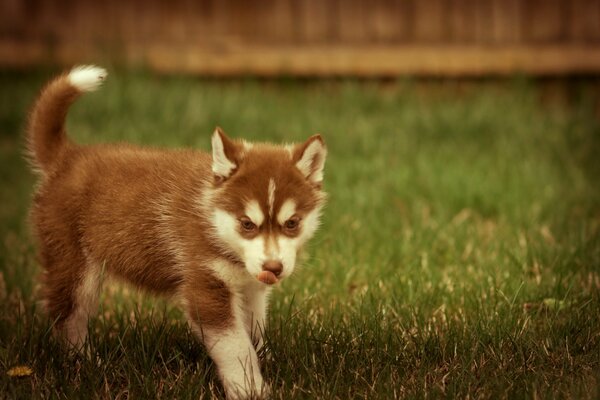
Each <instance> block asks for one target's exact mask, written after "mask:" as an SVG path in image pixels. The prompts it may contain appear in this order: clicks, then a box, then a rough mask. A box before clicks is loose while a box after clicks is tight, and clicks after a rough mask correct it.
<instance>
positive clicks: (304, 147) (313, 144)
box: [292, 134, 327, 187]
mask: <svg viewBox="0 0 600 400" xmlns="http://www.w3.org/2000/svg"><path fill="white" fill-rule="evenodd" d="M326 157H327V148H326V147H325V142H324V141H323V138H322V137H321V135H318V134H317V135H313V136H311V137H310V138H309V139H308V140H307V141H306V142H304V143H303V144H300V145H298V146H296V149H295V150H294V154H293V157H292V160H293V161H294V164H295V165H296V168H298V169H299V170H300V172H302V175H304V177H305V178H306V179H307V180H308V181H309V182H311V183H313V184H315V185H317V186H319V187H320V186H321V184H322V182H323V168H324V167H325V158H326Z"/></svg>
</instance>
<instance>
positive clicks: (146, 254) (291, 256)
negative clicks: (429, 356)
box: [28, 66, 327, 398]
mask: <svg viewBox="0 0 600 400" xmlns="http://www.w3.org/2000/svg"><path fill="white" fill-rule="evenodd" d="M105 77H106V71H105V70H103V69H102V68H98V67H94V66H83V67H77V68H74V69H72V70H71V71H70V72H68V73H66V74H63V75H61V76H59V77H57V78H56V79H54V80H53V81H51V82H50V83H49V84H48V85H47V86H46V87H45V88H44V89H43V91H42V92H41V94H40V96H39V98H38V100H37V102H36V103H35V106H34V108H33V111H32V114H31V117H30V121H29V129H28V150H29V152H30V154H31V162H32V164H33V166H34V168H35V170H36V172H38V173H39V174H40V179H41V183H40V185H39V188H38V190H37V193H36V195H35V198H34V204H33V207H32V210H31V216H32V222H33V228H34V231H35V234H36V237H37V240H38V242H39V255H40V261H41V264H42V266H43V268H44V282H43V283H44V292H43V293H44V299H45V303H46V305H47V310H48V313H49V315H50V317H51V318H52V319H53V320H55V321H56V328H57V330H58V332H59V333H61V334H62V335H63V336H64V337H65V338H66V339H67V340H68V342H69V343H71V344H72V345H73V346H75V347H77V348H81V346H82V345H83V343H84V341H85V337H86V333H87V332H86V331H87V321H88V318H89V315H90V313H91V312H93V311H95V310H96V308H97V300H98V294H99V291H100V290H101V285H102V277H103V276H104V274H105V272H106V274H108V275H112V276H115V277H118V278H121V279H122V280H124V281H126V282H129V283H131V284H133V285H135V286H137V287H140V288H143V289H146V290H148V291H150V292H153V293H157V294H167V295H173V297H175V298H178V299H180V300H181V303H182V306H183V308H184V310H185V313H186V315H187V317H188V319H189V323H190V324H191V327H192V329H193V330H194V332H195V333H196V334H197V335H198V337H199V338H200V339H201V340H202V341H203V342H204V344H205V346H206V348H207V351H208V353H209V354H210V356H211V357H212V359H213V360H214V362H215V363H216V365H217V367H218V371H219V376H220V378H221V380H222V382H223V385H224V388H225V391H226V394H227V396H228V397H229V398H244V397H249V396H256V395H261V393H263V394H264V392H263V390H264V388H265V387H266V386H265V385H264V384H263V378H262V376H261V373H260V368H259V365H258V359H257V356H256V350H255V347H254V344H255V343H256V344H257V345H258V346H260V345H261V343H262V339H261V335H262V332H263V329H264V325H265V319H266V313H267V304H268V297H269V293H270V291H271V287H272V285H273V284H275V283H277V282H278V281H280V280H281V279H283V278H285V277H287V276H289V275H290V274H291V273H292V272H293V271H294V266H295V263H296V256H297V254H298V252H299V250H300V249H301V248H302V246H303V245H304V244H305V243H306V241H307V240H308V239H309V238H310V237H311V236H312V235H313V234H314V233H315V230H316V229H317V227H318V225H319V215H320V212H321V208H322V206H323V204H324V200H325V194H324V193H323V192H322V191H321V184H322V180H323V166H324V163H325V157H326V153H327V152H326V148H325V145H324V143H323V140H322V139H321V137H320V136H319V135H315V136H312V137H310V138H309V139H308V140H307V141H306V142H305V143H303V144H297V145H288V146H276V145H272V144H265V143H256V144H250V143H246V142H244V141H238V140H231V139H229V138H228V137H227V136H226V135H225V133H223V131H222V130H221V129H219V128H217V129H216V131H215V132H214V134H213V136H212V156H211V155H210V154H206V153H203V152H199V151H193V150H159V149H150V148H138V147H134V146H131V145H125V144H118V145H95V146H81V145H77V144H75V143H73V142H72V141H71V140H69V138H68V137H67V136H66V133H65V117H66V115H67V111H68V108H69V106H70V105H71V104H72V103H73V102H74V101H75V100H76V99H77V98H78V97H79V96H80V95H81V94H82V93H83V92H87V91H93V90H95V89H96V88H97V87H98V86H100V84H101V83H102V82H103V81H104V79H105Z"/></svg>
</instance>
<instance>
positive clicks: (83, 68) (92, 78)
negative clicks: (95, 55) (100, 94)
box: [68, 65, 108, 92]
mask: <svg viewBox="0 0 600 400" xmlns="http://www.w3.org/2000/svg"><path fill="white" fill-rule="evenodd" d="M107 75H108V73H107V72H106V70H105V69H104V68H101V67H96V66H95V65H79V66H77V67H74V68H73V69H72V70H71V72H69V76H68V79H69V82H70V83H71V85H73V86H75V87H76V88H77V89H79V90H81V91H83V92H92V91H94V90H96V89H98V87H100V85H102V82H104V80H105V79H106V76H107Z"/></svg>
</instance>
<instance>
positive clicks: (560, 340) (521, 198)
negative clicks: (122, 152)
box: [0, 71, 600, 399]
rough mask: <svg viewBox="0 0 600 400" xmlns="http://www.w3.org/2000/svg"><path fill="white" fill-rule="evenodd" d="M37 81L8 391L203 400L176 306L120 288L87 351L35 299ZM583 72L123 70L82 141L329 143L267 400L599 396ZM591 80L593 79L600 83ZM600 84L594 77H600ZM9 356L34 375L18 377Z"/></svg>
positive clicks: (13, 168) (4, 234)
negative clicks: (392, 74)
mask: <svg viewBox="0 0 600 400" xmlns="http://www.w3.org/2000/svg"><path fill="white" fill-rule="evenodd" d="M49 76H50V74H46V73H14V72H12V73H9V72H4V73H0V87H1V88H2V90H1V91H0V157H1V158H0V179H1V182H2V184H1V186H0V240H1V243H0V246H1V248H0V273H1V277H2V280H3V283H0V398H22V399H29V398H32V397H33V398H86V399H87V398H90V397H91V398H134V399H139V398H177V399H192V398H193V399H196V398H198V397H199V396H202V397H204V398H210V396H211V394H214V393H217V394H218V395H219V396H222V391H221V388H220V386H219V384H218V381H217V379H216V376H215V370H214V366H213V365H212V363H211V362H210V360H209V359H208V357H207V355H206V353H205V351H204V349H203V348H202V347H201V345H200V344H199V343H198V342H197V341H196V340H195V339H194V337H193V335H192V334H191V332H190V330H189V329H188V327H187V325H186V323H185V321H184V320H183V318H182V315H181V313H180V312H179V311H178V310H177V309H176V308H174V307H172V306H170V305H169V304H167V303H166V302H164V301H162V300H157V299H155V298H152V297H146V296H143V295H140V294H136V293H133V294H132V293H130V292H128V291H127V290H123V289H122V288H119V287H117V288H113V287H107V288H106V290H105V294H104V300H103V302H102V305H101V310H99V312H98V317H97V318H94V319H93V320H92V321H91V322H90V325H91V326H90V328H91V330H92V332H93V334H91V335H90V346H91V348H92V349H93V352H94V354H95V355H96V356H95V357H94V358H86V357H75V356H69V355H68V354H65V353H64V352H63V351H62V350H61V348H60V346H59V344H58V343H56V341H55V340H54V339H53V338H52V337H51V336H50V322H49V321H47V320H46V319H45V318H44V315H43V312H42V310H41V308H40V307H39V306H38V305H36V301H37V298H36V285H37V283H36V273H37V272H38V265H37V263H36V259H35V250H34V244H33V243H32V239H31V236H30V234H29V231H28V227H27V220H26V216H27V208H28V204H29V201H30V196H31V193H32V187H33V185H34V178H33V176H32V175H31V173H30V172H28V170H27V168H26V164H25V163H24V162H23V160H22V157H21V152H22V148H21V143H22V136H21V131H22V127H23V124H24V118H25V116H26V112H27V109H28V107H29V106H30V104H31V102H32V101H33V99H34V97H35V94H36V93H37V91H38V89H39V87H40V86H41V84H42V83H43V81H44V80H45V79H46V78H48V77H49ZM588 83H589V82H587V81H584V82H567V83H564V82H563V83H562V84H559V85H558V86H557V87H555V86H553V85H552V84H543V85H540V84H538V83H535V82H531V81H529V80H527V79H515V80H511V81H505V82H479V83H456V82H429V83H415V82H411V81H404V80H400V81H398V82H393V83H386V84H381V83H379V84H378V83H369V82H362V83H361V82H346V81H335V82H304V83H301V82H294V81H281V82H255V81H251V80H246V81H245V80H240V81H235V82H231V81H228V82H214V81H202V80H197V79H192V78H183V77H158V76H154V75H151V74H144V73H142V74H136V73H132V72H123V71H121V72H119V71H117V72H114V73H112V75H111V76H110V79H109V80H108V82H107V85H106V87H104V88H103V89H102V90H101V91H100V92H98V93H95V94H91V95H89V96H86V97H85V98H83V99H82V100H81V101H80V102H79V103H78V104H76V105H75V106H74V107H73V109H72V111H71V113H70V116H69V131H70V134H71V136H73V137H74V138H75V139H76V140H77V141H79V142H83V143H93V142H117V141H127V142H133V143H138V144H143V145H154V146H164V147H180V146H192V147H198V148H203V149H208V146H209V137H210V134H211V132H212V130H213V128H214V127H215V126H216V125H220V126H222V127H223V128H224V129H225V131H227V132H228V133H229V134H230V135H231V136H237V137H244V138H247V139H250V140H269V141H276V142H279V141H286V142H289V141H300V140H303V139H305V138H306V137H308V135H310V134H313V133H316V132H320V133H322V134H323V135H324V137H325V139H326V141H327V144H328V146H329V158H328V160H327V165H326V178H325V187H326V190H327V191H328V192H329V194H330V198H329V203H328V207H327V209H326V212H325V215H324V223H323V227H322V229H321V231H320V232H319V234H318V235H317V237H316V238H315V239H314V240H313V242H312V244H311V246H310V247H309V251H308V254H309V255H308V257H307V259H306V260H305V262H304V266H303V267H302V268H301V269H300V270H299V272H298V273H297V274H296V275H295V276H294V277H293V278H292V279H289V280H287V281H285V282H284V283H283V284H282V285H281V286H280V287H278V288H277V289H276V290H275V295H274V298H273V304H272V311H271V314H270V319H269V320H270V328H269V330H268V332H267V334H268V338H267V344H268V347H269V348H270V355H269V356H268V357H267V356H266V355H264V354H263V369H264V374H265V377H266V378H267V380H268V381H269V382H270V383H271V384H272V386H273V392H274V394H273V398H281V399H290V398H302V399H304V398H319V399H320V398H323V399H333V398H339V399H347V398H369V399H370V398H381V399H388V398H394V397H399V398H425V397H427V398H451V399H453V398H457V397H458V398H465V397H475V398H482V397H483V398H540V397H541V398H554V397H558V398H565V397H566V398H598V396H600V189H599V188H600V122H599V120H598V110H599V109H600V106H599V105H600V95H599V94H598V93H600V92H598V91H597V90H592V89H591V88H590V87H589V86H588ZM592 83H594V82H592ZM596 86H597V84H596ZM16 365H27V366H29V367H31V368H32V369H33V374H32V375H31V376H28V377H23V378H13V377H9V376H8V375H7V373H6V372H7V370H9V369H10V368H12V367H14V366H16Z"/></svg>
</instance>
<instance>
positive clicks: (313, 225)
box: [298, 206, 321, 246]
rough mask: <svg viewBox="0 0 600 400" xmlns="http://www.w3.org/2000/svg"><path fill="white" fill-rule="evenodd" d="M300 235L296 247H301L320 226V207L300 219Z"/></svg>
mask: <svg viewBox="0 0 600 400" xmlns="http://www.w3.org/2000/svg"><path fill="white" fill-rule="evenodd" d="M301 224H302V226H301V229H302V230H301V231H300V235H299V236H298V246H303V245H304V244H305V243H306V241H307V240H308V239H310V238H311V237H312V236H313V235H314V234H315V232H316V231H317V229H318V228H319V225H320V224H321V206H318V207H317V208H315V209H314V210H312V211H311V212H309V213H308V214H306V216H305V217H304V218H303V219H302V223H301Z"/></svg>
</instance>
